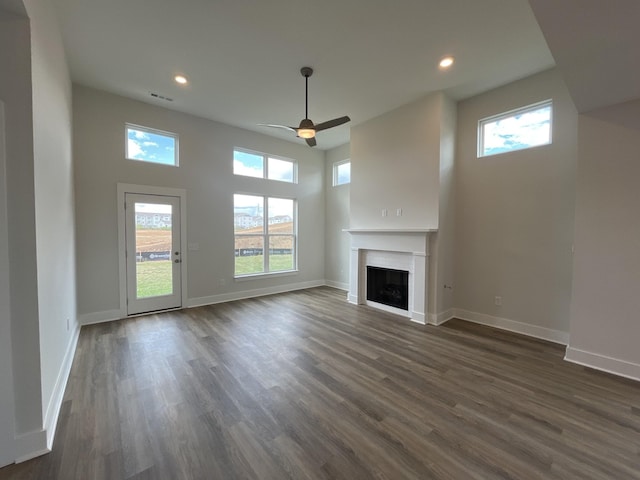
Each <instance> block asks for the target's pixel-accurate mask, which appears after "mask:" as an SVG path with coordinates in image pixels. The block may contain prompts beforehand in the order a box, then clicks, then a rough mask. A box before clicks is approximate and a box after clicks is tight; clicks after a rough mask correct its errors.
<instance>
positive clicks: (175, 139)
mask: <svg viewBox="0 0 640 480" xmlns="http://www.w3.org/2000/svg"><path fill="white" fill-rule="evenodd" d="M129 129H131V130H137V131H140V132H146V133H151V134H153V135H160V136H163V137H169V138H172V139H173V144H174V148H173V159H174V163H162V162H154V161H153V160H144V159H141V158H131V157H130V156H129ZM124 139H125V141H124V158H125V159H126V160H131V161H132V162H143V163H149V164H152V165H161V166H164V167H179V166H180V137H179V135H178V134H177V133H174V132H168V131H166V130H160V129H158V128H152V127H145V126H143V125H137V124H135V123H129V122H125V124H124Z"/></svg>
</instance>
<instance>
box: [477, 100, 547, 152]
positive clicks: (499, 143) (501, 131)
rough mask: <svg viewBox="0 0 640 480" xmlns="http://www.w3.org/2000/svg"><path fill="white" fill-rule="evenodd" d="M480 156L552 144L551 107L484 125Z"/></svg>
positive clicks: (517, 114) (543, 107)
mask: <svg viewBox="0 0 640 480" xmlns="http://www.w3.org/2000/svg"><path fill="white" fill-rule="evenodd" d="M481 134H482V135H483V137H482V139H483V140H482V151H481V152H480V156H486V155H495V154H497V153H504V152H509V151H512V150H521V149H523V148H530V147H535V146H538V145H545V144H548V143H550V142H551V105H550V104H548V105H544V106H542V107H540V108H538V109H535V110H529V111H525V112H523V113H516V114H515V115H511V116H508V117H504V118H500V119H498V120H495V121H488V122H485V123H482V132H481Z"/></svg>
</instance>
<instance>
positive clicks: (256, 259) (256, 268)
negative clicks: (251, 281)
mask: <svg viewBox="0 0 640 480" xmlns="http://www.w3.org/2000/svg"><path fill="white" fill-rule="evenodd" d="M235 250H236V252H235V253H236V267H235V274H236V275H249V274H251V273H262V272H264V237H263V236H245V235H236V239H235Z"/></svg>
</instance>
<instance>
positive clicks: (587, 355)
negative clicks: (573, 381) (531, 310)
mask: <svg viewBox="0 0 640 480" xmlns="http://www.w3.org/2000/svg"><path fill="white" fill-rule="evenodd" d="M564 359H565V360H566V361H567V362H571V363H576V364H578V365H582V366H584V367H589V368H595V369H596V370H600V371H602V372H607V373H612V374H614V375H618V376H620V377H625V378H630V379H631V380H636V381H640V365H638V364H637V363H632V362H627V361H626V360H621V359H619V358H613V357H608V356H606V355H601V354H599V353H594V352H588V351H586V350H580V349H579V348H574V347H572V346H570V345H569V346H567V351H566V353H565V356H564Z"/></svg>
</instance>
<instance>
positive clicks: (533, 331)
mask: <svg viewBox="0 0 640 480" xmlns="http://www.w3.org/2000/svg"><path fill="white" fill-rule="evenodd" d="M453 311H454V316H455V318H459V319H460V320H466V321H467V322H473V323H479V324H480V325H486V326H488V327H494V328H499V329H501V330H507V331H509V332H514V333H520V334H522V335H527V336H529V337H535V338H540V339H542V340H547V341H549V342H553V343H559V344H560V345H568V343H569V332H563V331H561V330H553V329H551V328H545V327H539V326H538V325H531V324H529V323H524V322H518V321H516V320H510V319H508V318H500V317H494V316H491V315H487V314H484V313H477V312H470V311H468V310H463V309H460V308H454V309H453Z"/></svg>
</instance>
